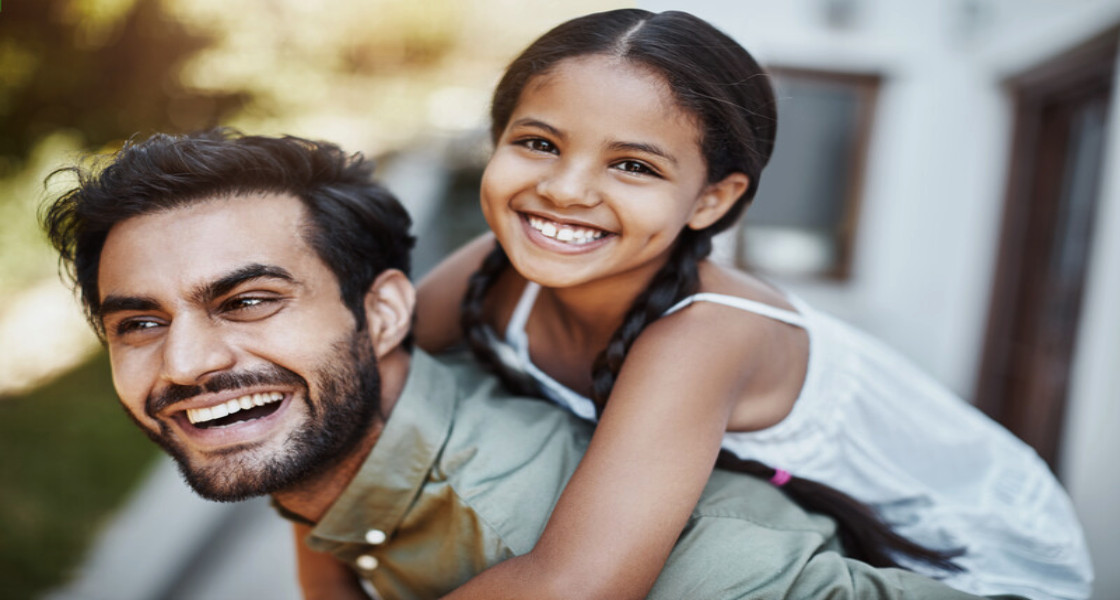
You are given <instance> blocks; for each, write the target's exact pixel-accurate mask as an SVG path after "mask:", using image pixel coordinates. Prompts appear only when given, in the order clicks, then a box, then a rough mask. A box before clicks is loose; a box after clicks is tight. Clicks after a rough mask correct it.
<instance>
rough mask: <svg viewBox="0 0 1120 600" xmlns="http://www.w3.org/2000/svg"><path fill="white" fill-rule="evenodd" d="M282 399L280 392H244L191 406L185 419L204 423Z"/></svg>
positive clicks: (282, 395)
mask: <svg viewBox="0 0 1120 600" xmlns="http://www.w3.org/2000/svg"><path fill="white" fill-rule="evenodd" d="M283 399H284V394H282V393H280V392H265V393H262V394H246V395H244V396H240V397H238V398H234V399H232V400H229V401H226V402H225V403H223V404H215V405H214V406H207V407H205V408H191V409H188V410H187V420H189V421H190V422H191V423H192V424H193V423H205V422H206V421H213V420H215V419H220V418H222V417H225V416H228V415H232V414H233V413H235V412H238V411H241V410H248V409H250V408H253V407H254V406H264V405H265V404H271V403H273V402H279V401H280V400H283Z"/></svg>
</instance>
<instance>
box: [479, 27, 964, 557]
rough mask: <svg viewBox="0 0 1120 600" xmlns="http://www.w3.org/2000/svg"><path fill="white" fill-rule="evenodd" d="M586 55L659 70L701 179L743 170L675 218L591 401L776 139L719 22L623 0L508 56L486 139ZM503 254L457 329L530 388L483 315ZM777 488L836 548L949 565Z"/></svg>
mask: <svg viewBox="0 0 1120 600" xmlns="http://www.w3.org/2000/svg"><path fill="white" fill-rule="evenodd" d="M589 55H605V56H613V57H617V58H619V59H621V60H624V61H627V62H628V63H630V64H633V65H636V66H640V67H642V68H645V69H649V70H652V71H653V72H655V73H657V74H659V75H660V76H661V77H662V78H663V79H664V80H665V82H666V83H667V84H668V86H669V89H670V90H671V91H672V94H673V96H674V99H675V100H676V101H677V104H678V105H679V106H680V107H681V108H682V109H683V110H684V111H686V112H688V113H689V114H691V115H693V116H694V117H695V118H696V121H697V123H698V124H699V126H700V128H701V137H700V150H701V153H702V154H703V156H704V160H705V163H706V165H707V169H708V172H707V181H708V182H709V183H715V182H718V181H721V180H723V179H724V178H725V177H727V176H728V175H730V174H732V173H743V174H745V175H746V176H747V177H748V178H749V184H748V186H747V189H746V190H745V191H744V192H743V194H742V195H741V196H740V197H739V198H738V200H736V202H735V203H734V204H733V205H732V207H731V208H730V209H729V210H728V211H727V213H726V214H725V215H724V216H723V217H721V218H720V219H719V220H718V221H716V222H715V223H713V224H712V225H711V226H709V227H707V228H705V229H701V230H694V229H691V228H688V227H685V228H684V229H682V231H681V232H680V234H679V235H678V237H677V241H676V242H675V244H674V246H673V249H672V251H671V254H670V257H669V259H668V261H667V262H666V263H665V265H664V266H663V267H662V268H661V270H660V271H658V272H657V273H656V274H655V275H654V277H653V279H652V280H651V281H650V283H649V285H648V286H647V287H646V289H645V290H644V291H643V292H642V293H641V295H639V296H638V297H637V298H636V299H635V300H634V303H633V304H632V305H631V307H630V309H629V311H628V312H627V313H626V315H625V316H624V317H623V320H622V324H621V325H620V326H619V328H618V329H617V330H616V331H615V332H614V335H613V336H612V337H611V340H610V341H609V342H608V344H607V347H606V348H605V349H604V350H603V351H602V352H601V353H600V354H599V356H598V357H596V359H595V362H594V364H593V366H592V399H593V400H594V401H595V404H596V408H597V410H599V411H601V410H602V408H603V406H604V404H605V403H606V402H607V399H608V398H609V396H610V393H611V389H612V388H613V387H614V382H615V378H616V377H617V376H618V372H619V370H620V369H621V367H622V363H623V361H624V360H625V359H626V354H627V353H628V352H629V350H630V347H631V346H632V345H633V343H634V341H635V340H636V339H637V338H638V336H639V335H640V334H641V332H642V331H643V330H644V329H645V328H646V326H648V325H649V324H650V323H652V322H653V321H655V320H657V319H658V318H660V317H661V315H662V314H664V312H665V311H666V310H667V309H669V308H670V307H671V306H672V305H673V304H674V303H676V302H677V301H678V300H680V299H682V298H684V297H685V296H688V295H690V294H692V293H695V292H696V290H697V289H698V287H699V283H700V278H699V264H700V262H701V261H702V260H703V259H704V258H706V257H707V256H708V254H709V253H711V250H712V237H713V236H714V235H715V234H717V233H719V232H721V231H723V230H725V229H727V228H728V227H731V226H732V225H733V224H734V223H735V222H736V221H737V220H738V219H739V217H740V216H741V215H742V214H743V211H744V210H746V208H747V205H748V204H749V203H750V201H751V200H752V199H753V198H754V195H755V192H756V191H757V190H758V182H759V179H760V177H761V175H762V169H763V167H765V166H766V163H767V162H768V161H769V160H770V154H771V151H772V150H773V147H774V136H775V133H776V130H777V111H776V107H775V100H774V93H773V90H772V88H771V86H770V77H769V75H768V74H767V73H766V72H765V71H764V70H763V69H762V67H760V66H759V65H758V63H757V62H755V60H754V59H753V58H752V57H751V55H750V54H749V53H748V52H747V51H746V50H745V49H744V48H743V47H742V46H740V45H739V44H738V43H737V42H735V40H733V39H731V38H730V37H728V36H727V35H726V34H724V33H723V32H721V31H719V30H718V29H716V28H715V27H713V26H712V25H710V24H709V23H707V22H706V21H704V20H702V19H699V18H697V17H694V16H692V15H690V14H688V13H684V12H676V11H668V12H662V13H651V12H648V11H644V10H638V9H622V10H614V11H608V12H602V13H595V14H590V15H586V16H583V17H579V18H576V19H572V20H571V21H568V22H566V23H563V24H561V25H559V26H557V27H556V28H554V29H552V30H551V31H549V32H547V33H545V34H544V35H543V36H541V37H540V38H539V39H537V40H536V41H535V42H533V43H532V44H531V45H530V46H529V47H528V48H526V49H525V50H524V51H523V52H522V53H521V55H519V56H518V57H517V58H516V59H514V61H513V62H512V63H511V64H510V66H509V68H508V69H507V70H506V73H505V75H504V76H503V77H502V79H501V81H500V82H499V83H498V86H497V88H496V89H495V91H494V99H493V103H492V105H491V109H490V117H491V130H490V134H491V138H492V139H493V141H494V142H495V144H496V143H497V142H498V140H499V139H500V137H501V135H502V133H503V131H505V128H506V125H507V124H508V123H509V119H510V116H511V115H512V114H513V111H514V109H515V108H516V106H517V103H518V101H519V100H520V97H521V92H522V90H523V89H524V88H525V86H526V85H527V84H528V83H529V81H530V80H532V79H533V78H535V77H540V76H542V75H545V74H547V73H549V72H550V71H551V70H552V69H554V68H556V66H557V65H558V64H560V63H561V62H562V61H564V60H567V59H571V58H575V57H581V56H589ZM509 265H510V263H509V259H508V258H507V257H506V255H505V253H504V252H503V250H502V248H501V247H500V246H496V247H495V248H494V250H493V251H492V252H491V253H490V255H489V256H487V258H486V259H485V261H484V262H483V264H482V267H481V268H480V269H479V271H478V272H477V273H475V274H474V275H473V276H472V277H471V279H470V282H469V284H468V289H467V294H466V296H465V297H464V299H463V310H462V328H463V332H464V335H465V337H466V340H467V343H468V344H469V345H470V347H471V349H472V350H473V351H474V352H475V354H476V355H477V356H478V357H479V359H480V360H481V361H482V362H483V363H484V364H486V365H488V366H490V367H491V368H492V369H493V370H494V371H495V372H496V373H498V375H499V376H500V377H501V378H502V380H503V381H504V382H506V384H507V385H510V386H511V387H513V388H514V390H515V391H519V392H526V391H530V389H529V388H527V384H526V383H525V378H524V377H523V376H521V375H519V374H517V373H514V372H512V371H511V369H509V368H508V367H506V366H505V364H504V363H503V362H502V361H501V360H499V358H498V356H497V355H496V353H495V351H494V350H493V347H492V345H491V344H490V343H489V342H488V338H490V337H491V336H492V335H493V334H492V333H491V332H490V330H489V326H488V325H487V324H486V323H485V322H484V320H483V312H484V311H483V303H484V300H485V298H486V294H487V292H488V291H489V290H490V288H491V287H492V286H493V284H494V283H495V282H496V280H497V278H498V277H499V275H500V274H501V273H502V272H503V271H504V270H505V269H506V268H507V267H508V266H509ZM535 393H537V394H539V391H535ZM719 466H721V467H724V468H728V469H732V470H736V471H741V472H743V473H747V474H750V475H754V476H757V477H764V478H769V477H771V476H772V475H773V474H774V470H773V469H771V468H770V467H767V466H765V465H763V464H762V463H759V462H757V461H745V460H741V459H738V458H735V457H734V456H732V455H730V454H727V453H726V452H725V453H723V455H722V456H721V459H720V462H719ZM783 489H784V490H785V491H786V493H787V494H788V495H789V496H790V497H791V498H792V499H794V500H795V501H797V502H798V503H799V504H800V505H801V506H802V507H804V508H806V509H809V510H813V511H817V512H821V513H824V514H827V515H829V516H831V517H833V518H835V519H836V521H837V524H838V529H839V536H840V539H841V540H842V542H843V544H844V547H845V550H846V551H847V552H848V553H849V554H850V555H851V556H853V557H854V558H858V559H860V560H863V561H865V562H867V563H869V564H872V565H874V566H901V565H899V564H898V563H897V562H896V561H895V560H894V559H893V558H892V555H898V556H904V557H907V558H909V559H912V560H916V561H918V562H924V563H928V564H931V565H935V566H938V567H941V568H944V569H946V570H959V567H957V565H955V564H954V563H953V562H952V561H951V560H950V559H951V558H953V557H954V556H958V555H959V554H960V552H958V551H948V552H942V551H936V550H931V549H927V548H924V547H922V546H919V545H917V544H914V543H913V542H910V541H909V540H906V539H905V538H902V537H901V536H899V535H897V534H895V533H894V532H893V531H891V529H890V527H889V526H888V525H887V524H885V523H883V522H882V520H881V519H879V517H878V516H877V515H876V514H875V512H874V511H873V510H871V509H870V508H868V507H867V506H865V505H863V504H861V503H860V502H858V501H857V500H855V499H853V498H851V497H850V496H847V495H846V494H843V493H842V492H839V491H837V490H834V489H832V488H830V487H828V486H825V485H822V484H819V483H815V482H812V481H808V480H805V479H800V478H796V477H795V478H794V479H793V480H791V481H790V482H788V483H787V484H785V485H784V486H783Z"/></svg>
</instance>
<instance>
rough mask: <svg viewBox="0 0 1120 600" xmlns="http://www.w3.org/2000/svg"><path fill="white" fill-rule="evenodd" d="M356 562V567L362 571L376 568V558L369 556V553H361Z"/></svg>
mask: <svg viewBox="0 0 1120 600" xmlns="http://www.w3.org/2000/svg"><path fill="white" fill-rule="evenodd" d="M356 562H357V565H358V568H359V569H361V570H363V571H372V570H374V569H376V568H377V558H375V557H373V556H370V555H369V554H363V555H361V556H359V557H358V560H357V561H356Z"/></svg>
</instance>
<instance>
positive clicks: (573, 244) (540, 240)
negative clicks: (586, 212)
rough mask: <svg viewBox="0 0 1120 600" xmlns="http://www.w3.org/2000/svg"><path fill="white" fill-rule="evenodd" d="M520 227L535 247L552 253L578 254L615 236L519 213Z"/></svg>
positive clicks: (582, 226) (596, 246)
mask: <svg viewBox="0 0 1120 600" xmlns="http://www.w3.org/2000/svg"><path fill="white" fill-rule="evenodd" d="M519 216H520V217H521V225H522V228H523V229H524V230H525V232H526V235H527V236H528V238H529V239H530V240H531V241H532V242H533V243H534V244H536V245H538V246H540V247H542V248H545V249H547V250H550V251H553V252H560V253H564V254H579V253H583V252H589V251H591V250H594V249H596V248H599V247H600V246H602V245H603V244H605V243H607V241H609V240H610V238H612V237H614V236H615V234H613V233H610V232H608V231H604V230H602V229H597V228H594V227H589V226H585V225H576V224H572V223H561V222H558V221H553V220H551V219H548V218H546V217H541V216H539V215H531V214H528V213H519Z"/></svg>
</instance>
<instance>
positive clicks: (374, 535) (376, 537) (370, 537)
mask: <svg viewBox="0 0 1120 600" xmlns="http://www.w3.org/2000/svg"><path fill="white" fill-rule="evenodd" d="M386 537H387V536H386V535H385V532H384V531H381V530H380V529H370V530H369V531H367V532H366V541H367V542H369V543H371V544H373V545H374V546H376V545H377V544H382V543H384V542H385V538H386Z"/></svg>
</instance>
